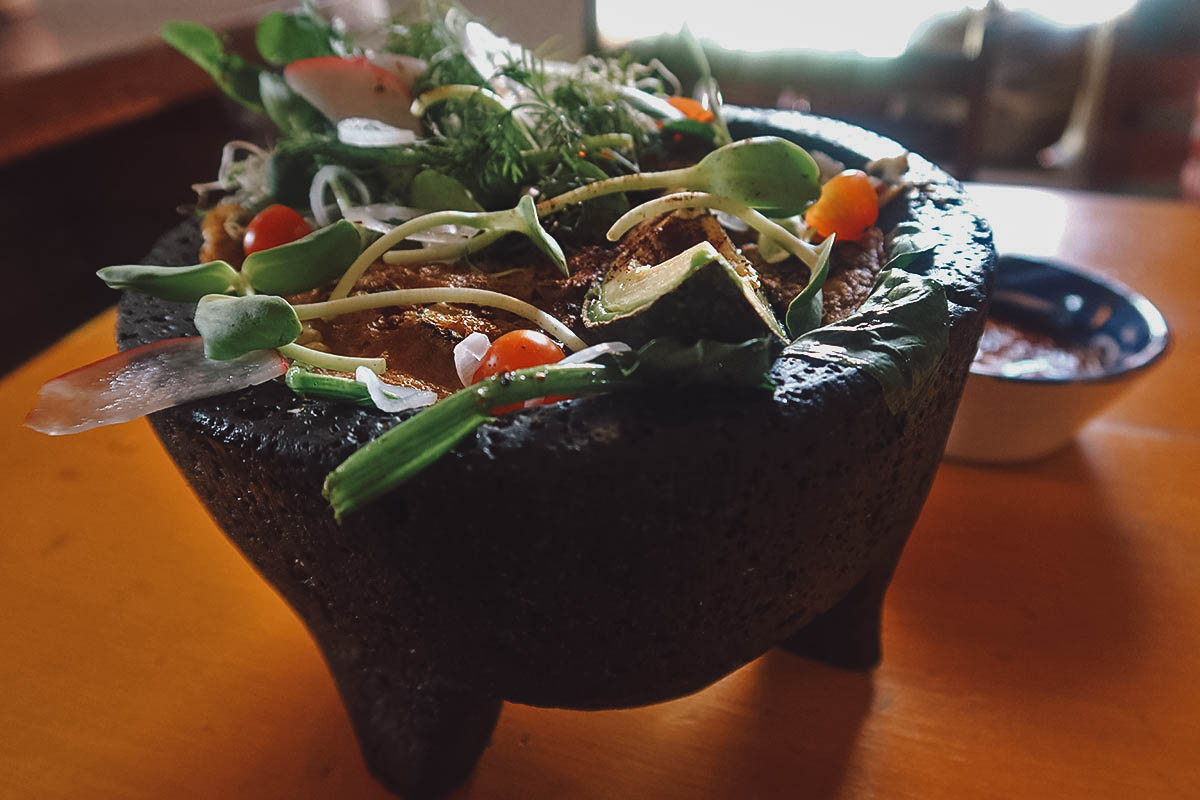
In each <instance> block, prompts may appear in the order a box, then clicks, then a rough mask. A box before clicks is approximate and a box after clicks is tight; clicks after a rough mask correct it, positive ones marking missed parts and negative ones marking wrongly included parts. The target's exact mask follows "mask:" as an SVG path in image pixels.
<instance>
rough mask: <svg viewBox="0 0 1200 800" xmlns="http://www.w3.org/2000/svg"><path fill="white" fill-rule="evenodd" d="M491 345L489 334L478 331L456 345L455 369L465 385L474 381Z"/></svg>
mask: <svg viewBox="0 0 1200 800" xmlns="http://www.w3.org/2000/svg"><path fill="white" fill-rule="evenodd" d="M491 346H492V341H491V339H489V338H488V337H487V334H485V333H478V332H476V333H472V334H470V335H468V336H467V338H465V339H463V340H462V341H461V342H459V343H458V344H456V345H454V369H455V371H456V372H458V379H459V380H460V381H462V385H463V386H470V385H471V383H472V382H473V381H474V379H475V372H476V371H477V370H478V369H479V364H480V363H481V362H482V361H483V357H484V356H485V355H486V354H487V351H488V348H490V347H491Z"/></svg>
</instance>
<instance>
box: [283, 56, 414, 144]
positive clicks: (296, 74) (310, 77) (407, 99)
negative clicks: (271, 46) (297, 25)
mask: <svg viewBox="0 0 1200 800" xmlns="http://www.w3.org/2000/svg"><path fill="white" fill-rule="evenodd" d="M283 79H284V80H285V81H287V85H288V86H290V87H291V88H292V91H294V92H295V93H296V94H298V95H300V96H301V97H303V98H304V99H305V100H307V101H308V102H310V103H312V104H313V105H314V106H316V107H317V109H318V110H319V111H320V112H321V113H322V114H324V115H325V116H327V117H329V119H331V120H333V121H334V122H340V121H341V120H343V119H350V118H351V117H366V118H367V119H377V120H379V121H380V122H386V123H387V124H388V125H393V126H395V127H397V128H409V129H415V128H416V127H417V119H416V118H415V117H413V115H412V114H411V113H410V112H409V110H408V107H409V106H410V105H411V104H412V80H413V79H412V78H411V77H409V76H408V73H407V72H405V77H401V76H400V75H398V74H397V73H395V72H392V71H391V70H387V69H384V68H383V67H381V66H379V65H377V64H373V63H371V61H370V60H368V59H367V58H366V57H365V56H358V57H356V58H341V57H339V56H317V57H316V58H302V59H300V60H299V61H293V62H292V63H291V64H288V66H287V68H286V69H284V71H283Z"/></svg>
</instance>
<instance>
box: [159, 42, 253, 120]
mask: <svg viewBox="0 0 1200 800" xmlns="http://www.w3.org/2000/svg"><path fill="white" fill-rule="evenodd" d="M162 38H163V41H165V42H166V43H167V44H169V45H170V46H171V47H174V48H175V49H176V50H178V51H179V52H180V53H183V54H184V55H185V56H187V57H188V58H190V59H191V60H192V61H193V62H194V63H195V64H196V66H198V67H200V69H202V70H204V71H205V72H207V73H208V74H209V75H210V76H211V77H212V79H213V82H215V83H216V84H217V86H218V87H220V89H221V91H223V92H225V94H227V95H229V96H230V97H231V98H233V99H234V100H236V101H237V102H239V103H241V104H242V105H244V106H245V107H246V108H248V109H250V110H251V111H257V112H258V113H260V114H261V113H263V111H264V109H263V104H262V98H261V97H260V96H259V93H258V75H259V72H260V70H259V69H258V68H257V67H252V66H250V65H249V64H247V63H246V62H245V61H243V60H242V58H241V57H240V56H238V55H236V54H234V53H227V52H225V45H224V44H223V43H222V42H221V37H219V36H217V34H216V33H215V32H213V31H212V30H211V29H209V28H206V27H205V26H203V25H200V24H198V23H195V22H168V23H166V24H164V25H163V26H162Z"/></svg>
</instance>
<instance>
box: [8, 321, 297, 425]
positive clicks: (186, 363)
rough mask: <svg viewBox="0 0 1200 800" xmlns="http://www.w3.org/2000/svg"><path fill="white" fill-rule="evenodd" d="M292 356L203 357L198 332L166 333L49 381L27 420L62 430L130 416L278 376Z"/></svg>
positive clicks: (267, 353)
mask: <svg viewBox="0 0 1200 800" xmlns="http://www.w3.org/2000/svg"><path fill="white" fill-rule="evenodd" d="M287 368H288V361H287V359H285V358H284V357H283V356H281V355H279V353H277V352H276V351H274V350H259V351H256V352H253V353H248V354H247V355H244V356H242V357H241V358H236V359H233V360H230V361H212V360H210V359H207V358H205V357H204V343H203V341H201V339H200V337H199V336H189V337H185V338H181V339H164V340H163V341H161V342H151V343H150V344H147V345H142V346H141V347H135V348H134V349H132V350H126V351H125V352H123V353H117V354H116V355H113V356H109V357H108V358H102V359H100V360H99V361H94V362H92V363H91V364H88V365H86V366H83V367H80V368H79V369H76V370H72V371H71V372H68V373H66V374H65V375H59V376H58V377H57V378H55V379H53V380H51V381H49V382H47V383H46V385H45V386H43V387H42V389H41V391H40V392H38V401H37V405H36V406H35V407H34V409H33V410H32V411H30V412H29V416H28V417H26V418H25V424H26V425H28V426H29V427H31V428H33V429H34V430H35V431H41V432H42V433H47V434H50V435H51V436H60V435H62V434H64V433H79V432H81V431H86V430H90V429H91V428H96V427H99V426H101V425H113V424H115V423H118V422H128V421H129V420H131V419H137V418H138V417H142V416H145V415H146V414H149V413H151V412H153V411H160V410H162V409H164V408H170V407H171V406H177V405H180V404H181V403H186V402H189V401H191V400H200V399H203V398H205V397H213V396H215V395H218V394H225V393H227V392H236V391H238V390H239V389H245V388H246V387H248V386H254V385H256V384H259V383H264V382H266V381H269V380H271V379H272V378H277V377H279V376H280V375H282V374H283V373H285V372H287Z"/></svg>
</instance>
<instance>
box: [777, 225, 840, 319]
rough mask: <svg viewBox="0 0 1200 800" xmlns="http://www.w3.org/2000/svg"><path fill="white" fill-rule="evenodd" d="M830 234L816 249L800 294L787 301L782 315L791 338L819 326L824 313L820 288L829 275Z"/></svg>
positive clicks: (831, 240)
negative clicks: (805, 282) (813, 260)
mask: <svg viewBox="0 0 1200 800" xmlns="http://www.w3.org/2000/svg"><path fill="white" fill-rule="evenodd" d="M833 239H834V237H833V236H832V235H830V236H829V238H828V239H826V240H825V241H824V242H822V243H821V247H820V248H819V249H818V251H817V252H818V253H819V257H818V259H817V264H816V266H815V267H813V268H812V270H811V272H810V273H809V278H808V283H807V284H805V286H804V288H803V289H802V290H800V294H798V295H796V296H795V297H793V298H792V302H790V303H788V308H787V314H785V315H784V320H783V322H784V324H785V325H787V329H788V335H790V336H791V337H792V338H793V339H795V338H796V337H797V336H799V335H800V334H802V333H805V332H807V331H810V330H812V329H813V328H816V327H819V326H820V324H821V318H822V317H823V316H824V315H825V302H824V300H823V298H822V295H821V289H822V287H824V286H825V279H826V278H828V277H829V256H830V253H831V252H832V250H833Z"/></svg>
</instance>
